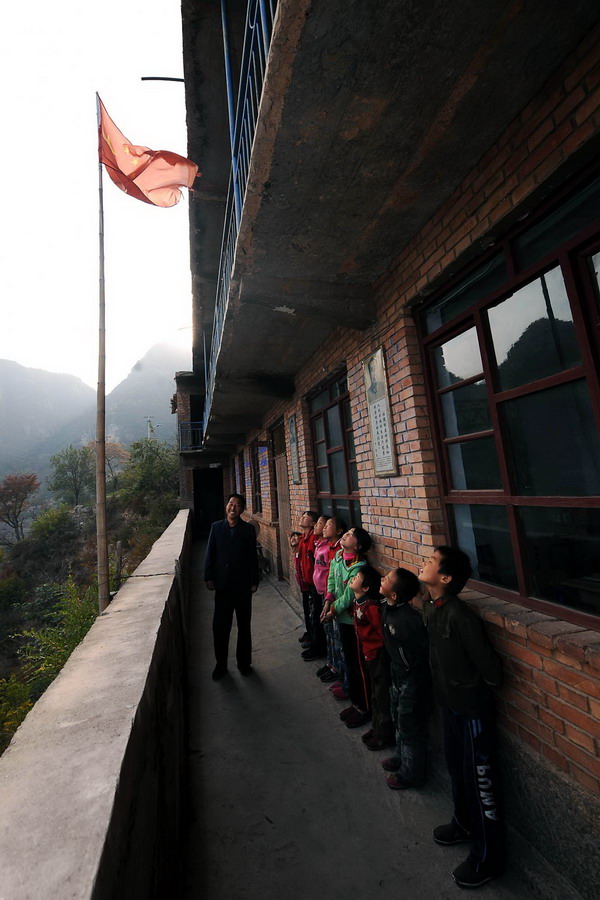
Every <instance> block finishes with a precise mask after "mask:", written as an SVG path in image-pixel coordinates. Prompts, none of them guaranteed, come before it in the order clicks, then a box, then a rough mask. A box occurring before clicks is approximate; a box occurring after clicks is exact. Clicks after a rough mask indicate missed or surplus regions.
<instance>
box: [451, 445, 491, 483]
mask: <svg viewBox="0 0 600 900" xmlns="http://www.w3.org/2000/svg"><path fill="white" fill-rule="evenodd" d="M448 459H449V462H450V471H451V474H452V487H453V488H454V490H455V491H489V490H500V489H501V488H502V479H501V477H500V469H499V468H498V456H497V454H496V445H495V442H494V438H493V437H485V438H476V439H475V440H473V441H460V442H459V443H456V444H448Z"/></svg>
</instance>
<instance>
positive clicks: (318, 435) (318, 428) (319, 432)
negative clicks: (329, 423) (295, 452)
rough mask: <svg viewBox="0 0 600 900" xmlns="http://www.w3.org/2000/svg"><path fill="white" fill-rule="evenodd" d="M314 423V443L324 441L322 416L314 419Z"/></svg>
mask: <svg viewBox="0 0 600 900" xmlns="http://www.w3.org/2000/svg"><path fill="white" fill-rule="evenodd" d="M314 423H315V441H324V440H325V424H324V422H323V416H319V418H318V419H315V420H314Z"/></svg>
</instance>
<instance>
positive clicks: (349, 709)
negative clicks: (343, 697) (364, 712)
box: [340, 706, 356, 722]
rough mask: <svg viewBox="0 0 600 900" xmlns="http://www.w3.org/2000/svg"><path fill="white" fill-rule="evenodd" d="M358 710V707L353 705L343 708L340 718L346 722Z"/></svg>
mask: <svg viewBox="0 0 600 900" xmlns="http://www.w3.org/2000/svg"><path fill="white" fill-rule="evenodd" d="M355 712H356V709H355V708H354V707H353V706H348V707H347V709H343V710H342V711H341V713H340V719H341V720H342V722H345V721H346V719H349V718H350V716H353V715H354V713H355Z"/></svg>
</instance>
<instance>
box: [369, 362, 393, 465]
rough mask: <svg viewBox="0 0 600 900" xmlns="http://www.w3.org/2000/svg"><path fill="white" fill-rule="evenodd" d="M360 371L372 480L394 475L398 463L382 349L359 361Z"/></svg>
mask: <svg viewBox="0 0 600 900" xmlns="http://www.w3.org/2000/svg"><path fill="white" fill-rule="evenodd" d="M363 371H364V377H365V395H366V398H367V409H368V413H369V428H370V430H371V449H372V451H373V470H374V474H375V475H376V476H377V475H395V474H396V473H397V471H398V463H397V460H396V448H395V445H394V433H393V430H392V417H391V413H390V399H389V393H388V384H387V375H386V371H385V359H384V356H383V348H382V347H380V348H379V349H378V350H375V352H374V353H371V355H370V356H367V358H366V359H365V360H363Z"/></svg>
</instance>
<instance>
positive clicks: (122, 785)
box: [0, 510, 190, 900]
mask: <svg viewBox="0 0 600 900" xmlns="http://www.w3.org/2000/svg"><path fill="white" fill-rule="evenodd" d="M189 517H190V514H189V512H188V511H185V510H182V511H181V512H179V513H178V515H177V517H176V518H175V520H174V521H173V522H172V524H171V525H170V526H169V528H167V530H166V531H165V532H164V534H163V535H162V536H161V538H160V539H159V540H158V541H157V542H156V544H155V545H154V547H153V548H152V551H151V552H150V554H149V555H148V557H147V558H146V559H145V560H144V562H143V563H142V564H141V565H140V566H139V567H138V568H137V569H136V571H135V573H134V574H133V576H132V577H131V578H130V579H129V580H128V582H127V583H126V584H125V586H124V587H123V588H122V589H121V590H120V591H119V593H118V594H117V596H116V597H115V599H114V600H113V602H112V603H111V605H110V606H109V608H108V609H107V611H106V612H105V613H104V614H103V615H102V616H100V617H99V618H98V619H97V621H96V622H95V623H94V625H93V626H92V628H91V629H90V631H89V633H88V634H87V636H86V637H85V639H84V640H83V641H82V643H81V644H80V645H79V647H77V649H76V650H75V651H74V653H73V654H72V656H71V658H70V659H69V661H68V662H67V664H66V665H65V667H64V668H63V670H62V672H61V673H60V675H59V676H58V678H57V679H56V680H55V681H54V682H53V683H52V684H51V685H50V687H49V688H48V690H47V691H46V692H45V694H44V695H43V696H42V697H41V698H40V700H39V701H38V702H37V703H36V705H35V707H34V708H33V709H32V710H31V712H30V713H29V715H28V716H27V718H26V719H25V721H24V722H23V724H22V725H21V727H20V728H19V730H18V731H17V733H16V734H15V736H14V738H13V741H12V743H11V744H10V746H9V748H8V749H7V751H6V752H5V754H4V756H3V757H2V759H1V760H0V780H1V784H2V821H1V822H0V860H2V863H1V871H2V878H1V880H0V900H38V898H40V897H44V900H70V898H77V900H79V898H82V900H83V898H93V900H104V898H109V897H111V898H117V897H123V898H124V897H127V898H128V900H134V898H140V900H142V898H144V900H149V898H154V897H166V896H168V895H171V896H175V895H177V877H178V843H179V838H180V827H181V808H180V807H181V793H182V792H181V779H182V777H183V774H184V771H185V767H184V761H185V753H184V751H185V747H184V741H185V712H184V710H185V707H184V684H183V677H184V666H185V659H184V655H185V652H184V651H185V621H186V619H185V616H186V608H185V604H186V598H185V593H186V589H185V586H186V584H187V577H186V571H187V563H188V561H189V552H190V537H189V534H190V529H189ZM176 560H179V565H180V567H181V576H180V577H178V576H177V574H176V572H175V568H176V567H175V561H176Z"/></svg>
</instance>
